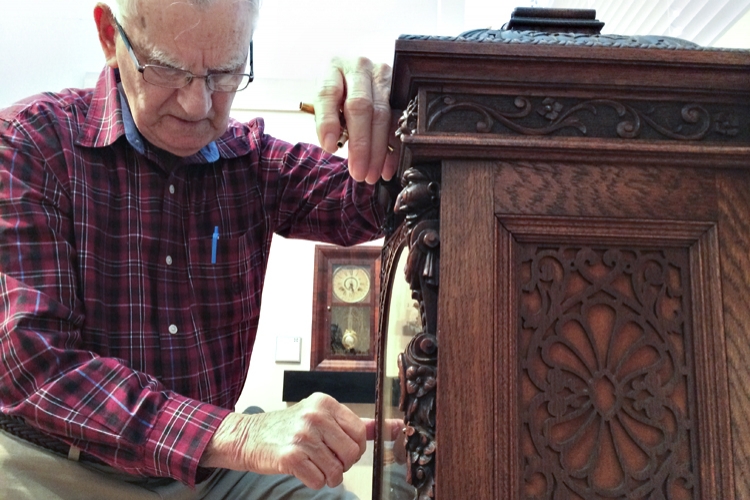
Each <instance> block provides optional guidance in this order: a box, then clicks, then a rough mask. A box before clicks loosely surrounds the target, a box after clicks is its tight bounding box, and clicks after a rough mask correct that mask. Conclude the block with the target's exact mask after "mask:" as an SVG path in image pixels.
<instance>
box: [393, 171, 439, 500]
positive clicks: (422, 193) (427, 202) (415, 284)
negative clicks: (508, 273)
mask: <svg viewBox="0 0 750 500" xmlns="http://www.w3.org/2000/svg"><path fill="white" fill-rule="evenodd" d="M402 184H403V186H404V188H403V190H402V191H401V193H400V194H399V195H398V198H397V199H396V204H395V207H394V212H395V213H397V214H401V215H403V216H404V217H405V227H406V241H407V245H408V248H409V255H408V258H407V262H406V268H405V274H406V280H407V281H408V283H409V286H410V288H411V290H412V297H413V298H414V299H415V300H416V301H417V302H418V304H419V309H420V314H421V317H422V327H423V329H422V331H421V332H420V333H419V334H417V335H416V336H415V337H414V338H413V339H412V340H411V342H410V343H409V345H408V347H407V349H406V351H405V352H404V353H403V354H401V355H399V358H398V365H399V379H400V385H401V398H400V401H399V409H400V410H401V411H403V412H404V423H405V424H406V434H407V440H406V451H407V461H408V465H407V480H408V481H409V483H411V484H412V485H413V486H414V487H415V488H416V489H417V496H418V498H419V499H420V500H423V499H429V498H434V497H435V491H434V490H435V488H434V487H435V452H436V450H437V441H436V439H435V395H436V388H437V348H438V342H437V336H436V332H437V297H438V286H439V279H440V276H439V270H440V231H439V229H440V226H439V210H440V166H439V165H434V164H431V165H421V166H415V167H412V168H410V169H408V170H407V171H406V172H405V173H404V175H403V178H402Z"/></svg>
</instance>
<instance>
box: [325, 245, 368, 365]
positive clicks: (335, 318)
mask: <svg viewBox="0 0 750 500" xmlns="http://www.w3.org/2000/svg"><path fill="white" fill-rule="evenodd" d="M380 252H381V249H380V248H379V247H354V248H342V247H336V246H331V245H318V246H316V247H315V278H314V285H313V288H314V292H313V334H312V345H311V347H312V350H311V369H312V370H326V371H374V370H375V337H376V335H375V333H376V331H377V329H376V328H377V324H376V318H377V314H378V295H379V289H380V278H379V274H380Z"/></svg>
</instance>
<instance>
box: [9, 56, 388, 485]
mask: <svg viewBox="0 0 750 500" xmlns="http://www.w3.org/2000/svg"><path fill="white" fill-rule="evenodd" d="M124 114H125V115H126V119H125V120H123V115H124ZM127 121H128V120H127V108H125V109H124V110H123V108H122V107H121V103H120V95H119V92H118V89H117V75H116V73H115V72H114V71H113V70H110V69H105V71H104V72H103V73H102V75H101V77H100V79H99V81H98V83H97V86H96V88H95V89H87V90H67V91H63V92H61V93H58V94H44V95H40V96H36V97H35V98H34V99H32V100H27V101H24V102H21V103H19V104H16V105H14V106H12V107H11V108H8V109H6V110H3V111H0V360H1V363H0V411H2V412H4V413H7V414H13V415H17V416H21V417H23V418H25V419H26V420H27V422H28V423H29V424H30V425H33V426H35V427H37V428H39V429H41V430H43V431H45V432H48V433H50V434H53V435H55V436H57V437H60V438H61V439H62V440H63V441H65V442H67V443H70V444H73V445H75V446H77V447H79V448H81V449H82V450H83V451H85V452H87V453H89V454H91V455H94V456H96V457H99V458H101V459H102V460H104V461H105V462H107V463H109V464H111V465H112V466H114V467H116V468H118V469H120V470H122V471H125V472H128V473H132V474H137V475H147V476H169V477H173V478H175V479H178V480H180V481H183V482H185V483H187V484H194V482H195V475H196V470H197V466H198V461H199V459H200V457H201V454H202V452H203V450H204V448H205V446H206V445H207V443H208V441H209V440H210V438H211V436H212V435H213V433H214V431H215V430H216V428H217V426H218V425H219V423H220V422H221V420H222V419H223V418H224V417H225V416H226V414H227V413H228V412H229V411H230V409H232V408H234V404H235V403H236V401H237V399H238V397H239V395H240V391H241V389H242V386H243V384H244V382H245V376H246V374H247V369H248V362H249V360H250V354H251V352H252V349H253V343H254V341H255V334H256V330H257V327H258V316H259V312H260V302H261V291H262V289H263V279H264V274H265V270H266V262H267V260H268V252H269V249H270V244H271V237H272V235H273V233H278V234H281V235H283V236H289V237H295V238H309V239H316V240H320V241H326V242H331V243H336V244H340V245H351V244H356V243H359V242H362V241H365V240H369V239H372V238H374V237H377V236H378V235H379V227H380V223H381V217H382V214H381V213H380V211H379V210H378V208H377V205H376V203H375V197H374V196H373V188H372V187H371V186H367V185H365V184H358V183H356V182H354V181H353V180H351V178H350V177H349V175H348V173H347V169H346V163H345V162H344V160H342V159H340V158H337V157H334V156H331V155H328V154H327V153H325V152H324V151H322V150H321V149H320V148H317V147H314V146H311V145H308V144H298V145H291V144H288V143H285V142H282V141H278V140H276V139H274V138H272V137H269V136H267V135H264V133H263V121H262V120H255V121H252V122H250V123H247V124H243V123H238V122H236V121H230V124H229V127H228V129H227V132H226V133H225V134H224V135H223V136H222V137H221V138H220V139H218V140H217V141H216V143H215V144H212V145H211V147H210V148H204V150H203V151H202V152H200V153H197V154H196V155H194V156H192V157H188V158H178V157H175V156H173V155H170V154H168V153H165V152H163V151H160V150H158V149H156V148H154V147H153V146H150V145H149V144H148V143H145V141H143V142H138V138H137V137H128V138H126V137H125V132H126V130H125V125H127ZM130 132H132V131H130ZM128 139H130V141H129V140H128ZM139 150H140V151H141V152H139ZM212 157H213V158H212ZM208 160H211V161H208ZM216 227H218V235H219V237H218V239H217V240H216V242H215V243H214V238H213V233H214V228H216ZM214 247H215V248H214ZM214 256H215V258H214ZM214 260H215V262H213V261H214Z"/></svg>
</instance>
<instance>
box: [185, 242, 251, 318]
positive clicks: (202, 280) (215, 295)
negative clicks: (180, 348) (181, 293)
mask: <svg viewBox="0 0 750 500" xmlns="http://www.w3.org/2000/svg"><path fill="white" fill-rule="evenodd" d="M249 238H250V235H249V232H248V233H246V234H244V235H242V236H240V237H236V238H222V237H221V235H220V236H219V238H218V239H217V240H216V241H215V243H214V239H213V238H212V237H209V238H204V239H200V240H191V241H190V243H189V245H188V248H189V251H190V255H189V262H190V264H189V267H188V273H189V277H188V278H189V282H190V287H191V293H192V298H193V300H192V303H191V310H192V316H193V322H194V324H195V326H196V328H197V329H198V330H204V331H207V330H211V331H213V330H221V329H225V328H227V327H230V326H233V325H237V324H238V323H241V322H242V321H247V320H249V319H250V318H249V316H250V304H249V297H250V290H248V288H249V286H248V281H249V278H250V273H249V258H250V256H249V247H250V245H249ZM214 245H215V249H214ZM214 254H215V259H214V258H213V257H214Z"/></svg>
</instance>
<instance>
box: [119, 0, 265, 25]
mask: <svg viewBox="0 0 750 500" xmlns="http://www.w3.org/2000/svg"><path fill="white" fill-rule="evenodd" d="M141 1H143V0H108V1H107V4H108V5H109V8H110V9H111V10H112V14H114V16H115V19H117V20H118V21H120V23H123V22H125V20H128V19H132V18H133V17H134V16H135V15H136V14H137V13H138V5H139V3H140V2H141ZM182 1H183V2H185V3H187V4H190V5H195V6H196V7H208V6H209V5H211V4H212V3H214V2H216V0H182ZM238 1H241V2H247V3H248V4H250V11H251V12H252V22H253V24H255V22H256V20H257V19H258V13H259V11H260V3H261V1H262V0H238Z"/></svg>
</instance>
